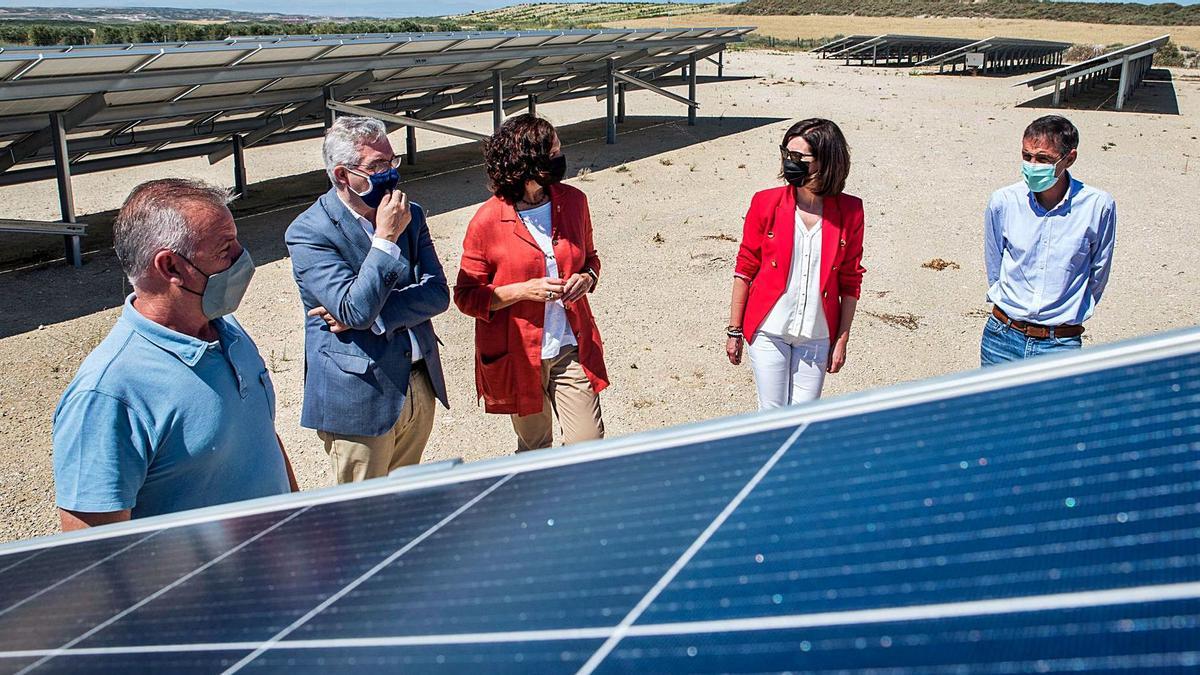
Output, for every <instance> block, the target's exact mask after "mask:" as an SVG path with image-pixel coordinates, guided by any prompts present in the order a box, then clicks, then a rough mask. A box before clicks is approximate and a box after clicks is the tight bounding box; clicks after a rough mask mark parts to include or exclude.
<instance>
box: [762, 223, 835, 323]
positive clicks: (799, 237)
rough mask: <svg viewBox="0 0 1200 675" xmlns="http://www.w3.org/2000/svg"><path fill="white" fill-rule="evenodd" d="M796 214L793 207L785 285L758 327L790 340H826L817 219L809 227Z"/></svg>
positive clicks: (819, 228) (819, 226)
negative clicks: (790, 254)
mask: <svg viewBox="0 0 1200 675" xmlns="http://www.w3.org/2000/svg"><path fill="white" fill-rule="evenodd" d="M800 214H801V211H800V209H799V208H797V209H796V230H795V231H796V234H795V236H794V237H793V248H792V268H791V269H790V270H788V283H787V288H786V289H784V291H783V295H782V296H781V297H780V298H779V300H778V301H776V302H775V306H774V307H772V308H771V313H770V314H768V315H767V318H766V319H765V320H764V321H763V323H762V327H761V328H760V329H759V331H760V332H762V333H763V334H764V335H773V336H776V337H782V338H791V339H793V340H827V339H829V324H828V323H826V321H825V308H824V306H823V305H822V303H821V221H820V220H818V221H817V224H816V225H814V226H813V228H812V229H811V230H810V229H807V228H806V227H805V226H804V220H803V219H802V218H801V217H800Z"/></svg>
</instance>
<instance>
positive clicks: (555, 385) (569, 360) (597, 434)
mask: <svg viewBox="0 0 1200 675" xmlns="http://www.w3.org/2000/svg"><path fill="white" fill-rule="evenodd" d="M511 417H512V425H513V430H515V431H516V432H517V452H525V451H526V450H536V449H538V448H548V447H550V446H551V445H553V444H554V435H553V432H554V418H555V417H558V423H559V425H560V426H561V427H562V436H563V438H562V442H563V445H570V444H572V443H578V442H580V441H590V440H595V439H597V438H604V420H603V419H602V418H601V415H600V395H599V394H597V393H596V392H594V391H592V383H591V382H589V381H588V378H587V373H585V372H584V371H583V366H581V365H579V348H578V347H574V346H571V347H566V348H564V349H563V350H562V351H561V352H559V354H558V356H557V357H556V358H553V359H542V411H541V412H540V413H534V414H532V415H512V416H511Z"/></svg>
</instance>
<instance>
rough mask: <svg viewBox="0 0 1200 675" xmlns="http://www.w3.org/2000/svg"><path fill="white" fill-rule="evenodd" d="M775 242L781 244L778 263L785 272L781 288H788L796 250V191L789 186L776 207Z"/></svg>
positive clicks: (777, 255) (777, 256)
mask: <svg viewBox="0 0 1200 675" xmlns="http://www.w3.org/2000/svg"><path fill="white" fill-rule="evenodd" d="M772 227H774V228H775V241H777V242H779V247H778V253H777V254H776V259H777V260H776V262H778V263H779V269H780V270H782V271H783V282H782V283H781V284H780V287H781V288H785V287H787V279H788V272H789V271H790V270H791V269H792V252H793V251H794V250H795V249H796V191H795V190H794V189H793V188H792V187H791V186H788V189H786V190H784V191H783V199H780V200H779V204H778V206H776V207H775V222H774V224H773V225H772Z"/></svg>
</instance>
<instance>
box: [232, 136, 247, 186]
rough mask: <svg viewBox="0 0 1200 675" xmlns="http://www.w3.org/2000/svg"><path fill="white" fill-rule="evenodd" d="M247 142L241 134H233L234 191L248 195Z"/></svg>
mask: <svg viewBox="0 0 1200 675" xmlns="http://www.w3.org/2000/svg"><path fill="white" fill-rule="evenodd" d="M246 185H247V181H246V142H245V140H244V139H243V138H242V135H241V134H234V135H233V191H234V192H236V193H237V196H238V197H245V196H246Z"/></svg>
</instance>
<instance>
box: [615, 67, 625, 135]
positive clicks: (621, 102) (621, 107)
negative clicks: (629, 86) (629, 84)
mask: <svg viewBox="0 0 1200 675" xmlns="http://www.w3.org/2000/svg"><path fill="white" fill-rule="evenodd" d="M616 74H617V75H619V74H620V73H616ZM624 123H625V83H624V82H622V83H621V84H618V85H617V124H624Z"/></svg>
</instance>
